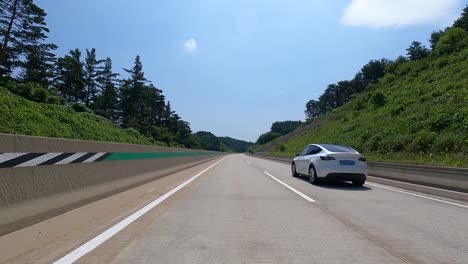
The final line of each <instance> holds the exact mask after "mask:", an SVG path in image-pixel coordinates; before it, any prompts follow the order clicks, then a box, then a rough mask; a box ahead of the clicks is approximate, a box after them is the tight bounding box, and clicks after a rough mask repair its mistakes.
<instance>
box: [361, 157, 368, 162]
mask: <svg viewBox="0 0 468 264" xmlns="http://www.w3.org/2000/svg"><path fill="white" fill-rule="evenodd" d="M359 161H362V162H366V161H367V159H366V158H364V157H360V158H359Z"/></svg>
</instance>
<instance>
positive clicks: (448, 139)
mask: <svg viewBox="0 0 468 264" xmlns="http://www.w3.org/2000/svg"><path fill="white" fill-rule="evenodd" d="M432 149H433V150H434V151H438V152H453V151H461V150H462V149H463V139H462V138H461V137H460V136H459V135H456V134H454V133H447V134H441V135H439V136H437V138H436V140H435V141H434V145H433V146H432Z"/></svg>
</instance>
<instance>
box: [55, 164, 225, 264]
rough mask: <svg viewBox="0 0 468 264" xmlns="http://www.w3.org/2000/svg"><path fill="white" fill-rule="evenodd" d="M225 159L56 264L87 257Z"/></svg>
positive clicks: (66, 263)
mask: <svg viewBox="0 0 468 264" xmlns="http://www.w3.org/2000/svg"><path fill="white" fill-rule="evenodd" d="M224 159H225V158H223V159H222V160H220V161H218V162H216V163H215V164H213V165H211V166H209V167H208V168H206V169H204V170H203V171H201V172H199V173H198V174H196V175H195V176H193V177H192V178H190V179H188V180H186V181H185V182H183V183H181V184H180V185H179V186H177V187H175V188H174V189H172V190H170V191H169V192H167V193H165V194H164V195H163V196H161V197H159V198H158V199H156V200H154V201H152V202H151V203H149V204H148V205H146V206H145V207H143V208H141V209H140V210H138V211H136V212H135V213H133V214H132V215H130V216H128V217H127V218H125V219H124V220H122V221H120V222H119V223H117V224H116V225H114V226H112V227H111V228H109V229H107V230H106V231H104V232H103V233H101V234H99V235H97V236H96V237H95V238H93V239H91V240H90V241H88V242H86V243H85V244H83V245H82V246H80V247H79V248H77V249H75V250H73V251H72V252H70V253H68V254H67V255H66V256H64V257H63V258H61V259H59V260H57V261H56V262H54V263H56V264H69V263H73V262H75V261H77V260H78V259H80V258H81V257H82V256H84V255H86V254H87V253H89V252H91V251H92V250H94V249H95V248H97V247H98V246H99V245H101V244H102V243H104V242H106V241H107V240H108V239H109V238H111V237H113V236H114V235H115V234H117V233H118V232H119V231H121V230H122V229H124V228H125V227H127V226H128V225H130V224H131V223H133V222H134V221H135V220H137V219H138V218H140V217H141V216H143V215H144V214H146V213H147V212H148V211H150V210H151V209H153V208H154V207H156V206H157V205H158V204H160V203H162V202H163V201H164V200H166V199H167V198H169V197H170V196H171V195H173V194H174V193H176V192H177V191H179V190H180V189H182V188H184V187H185V186H186V185H188V184H189V183H191V182H192V181H194V180H195V179H196V178H198V177H200V176H201V175H202V174H203V173H205V172H207V171H208V170H209V169H211V168H213V167H214V166H216V165H217V164H218V163H220V162H221V161H223V160H224Z"/></svg>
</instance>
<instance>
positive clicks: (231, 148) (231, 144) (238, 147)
mask: <svg viewBox="0 0 468 264" xmlns="http://www.w3.org/2000/svg"><path fill="white" fill-rule="evenodd" d="M194 135H195V136H196V137H197V138H198V140H199V141H200V143H201V146H202V148H203V149H207V150H213V151H225V152H246V151H247V150H248V149H249V148H250V147H252V146H253V145H254V144H253V143H252V142H246V141H243V140H238V139H234V138H230V137H217V136H215V135H214V134H213V133H211V132H206V131H199V132H197V133H195V134H194Z"/></svg>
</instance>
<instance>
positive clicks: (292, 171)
mask: <svg viewBox="0 0 468 264" xmlns="http://www.w3.org/2000/svg"><path fill="white" fill-rule="evenodd" d="M291 175H292V176H293V177H297V176H299V174H297V171H296V164H295V163H294V162H293V163H292V164H291Z"/></svg>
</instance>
